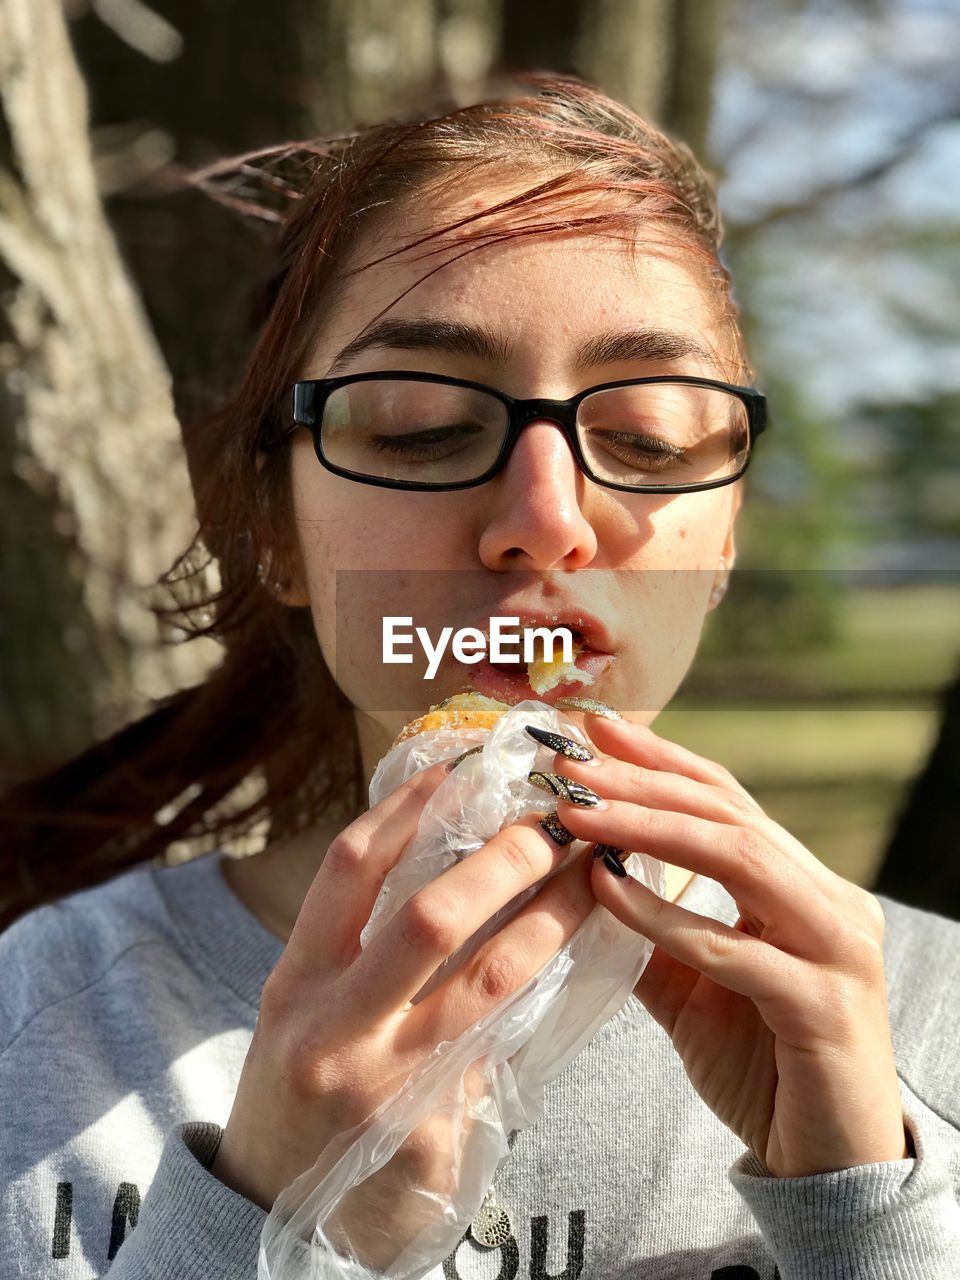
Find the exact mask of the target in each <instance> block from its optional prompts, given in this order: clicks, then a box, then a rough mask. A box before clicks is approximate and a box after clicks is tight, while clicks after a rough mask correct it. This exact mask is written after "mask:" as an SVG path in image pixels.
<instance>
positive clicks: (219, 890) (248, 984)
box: [153, 849, 283, 1008]
mask: <svg viewBox="0 0 960 1280" xmlns="http://www.w3.org/2000/svg"><path fill="white" fill-rule="evenodd" d="M225 856H226V855H225V854H224V853H223V851H222V850H220V849H217V850H214V852H213V853H207V854H202V855H200V857H197V858H191V859H190V861H189V862H183V863H178V864H177V865H176V866H169V867H160V868H156V869H154V872H153V874H154V877H155V883H156V885H157V889H158V891H159V892H160V894H161V896H162V897H163V899H164V901H165V902H166V904H167V908H168V909H169V911H170V914H171V915H172V916H173V917H174V919H175V920H176V922H177V924H178V925H179V927H180V929H181V930H182V931H183V932H184V933H185V934H186V935H187V938H188V941H189V942H190V944H191V945H192V946H193V948H194V949H195V950H197V951H199V952H200V953H201V954H202V956H203V959H204V961H205V962H206V964H207V966H208V968H210V969H211V970H212V971H213V972H214V973H215V974H216V976H217V978H219V980H220V981H221V982H222V983H223V985H224V986H226V987H228V988H229V989H230V990H231V991H232V992H233V993H234V994H235V995H238V996H239V997H240V998H241V999H242V1000H244V1001H246V1002H247V1003H248V1004H251V1005H253V1007H254V1008H259V1007H260V996H261V993H262V991H263V984H264V983H265V982H266V980H267V978H268V976H269V975H270V973H271V972H272V970H273V969H274V968H275V967H276V964H277V961H278V960H279V959H280V956H281V955H282V954H283V943H282V942H281V941H280V939H279V938H276V937H274V935H273V934H272V933H271V932H270V931H269V929H267V928H266V927H265V926H264V925H262V924H261V923H260V921H259V920H258V919H257V917H256V916H255V915H253V913H252V912H250V911H249V910H248V909H247V908H246V907H245V906H244V904H243V903H242V902H241V901H240V899H239V898H238V897H237V895H236V894H235V893H234V892H233V890H232V889H231V888H230V886H229V885H228V884H227V881H226V878H225V877H224V874H223V862H224V858H225Z"/></svg>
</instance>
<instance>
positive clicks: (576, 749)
mask: <svg viewBox="0 0 960 1280" xmlns="http://www.w3.org/2000/svg"><path fill="white" fill-rule="evenodd" d="M523 727H524V729H525V730H526V732H527V733H528V734H529V735H530V737H531V738H532V739H533V740H534V742H539V743H540V744H541V745H542V746H544V747H549V748H550V750H551V751H557V752H559V753H560V755H562V756H566V757H567V759H568V760H592V759H593V752H592V751H588V750H587V748H586V747H584V746H582V745H581V744H580V743H579V742H574V740H573V739H572V738H565V737H564V736H563V734H562V733H551V732H550V730H549V729H538V728H537V727H536V725H532V724H525V725H524V726H523Z"/></svg>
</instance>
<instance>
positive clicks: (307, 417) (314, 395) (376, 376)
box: [274, 369, 767, 493]
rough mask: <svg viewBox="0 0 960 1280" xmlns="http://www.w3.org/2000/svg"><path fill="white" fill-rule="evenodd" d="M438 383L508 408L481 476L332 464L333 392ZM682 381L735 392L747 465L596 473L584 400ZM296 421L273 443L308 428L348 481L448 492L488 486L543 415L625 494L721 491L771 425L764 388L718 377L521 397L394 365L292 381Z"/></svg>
mask: <svg viewBox="0 0 960 1280" xmlns="http://www.w3.org/2000/svg"><path fill="white" fill-rule="evenodd" d="M387 381H395V382H434V383H439V384H441V385H443V386H452V387H467V388H469V389H471V390H473V391H484V392H486V393H487V395H492V396H494V397H495V398H496V399H497V400H499V401H500V402H501V403H502V404H504V405H505V406H506V408H507V414H508V418H507V430H506V433H505V435H504V438H503V444H502V445H501V447H500V452H499V453H498V454H497V456H496V458H495V459H494V461H493V463H492V464H491V465H490V467H488V468H487V470H486V471H485V472H484V473H483V474H482V475H480V476H477V477H475V478H474V479H472V480H457V481H453V482H451V483H450V484H432V483H429V482H423V481H417V480H409V481H408V480H390V479H387V477H385V476H383V477H381V476H368V475H364V474H363V473H361V472H356V471H349V470H347V469H346V468H345V467H340V466H338V465H337V464H336V463H335V462H331V461H330V459H329V458H327V457H325V456H324V453H323V446H322V443H321V440H320V428H321V424H322V422H323V409H324V405H325V404H326V402H327V399H328V398H329V396H330V395H331V393H332V392H334V391H336V390H337V389H338V388H339V387H343V386H347V385H348V384H349V383H353V382H387ZM657 382H659V383H681V384H683V385H686V386H693V387H713V388H715V389H717V390H718V391H726V392H728V393H729V394H730V395H733V396H736V397H737V398H738V399H739V400H740V401H741V402H742V403H743V404H744V406H745V407H746V410H747V424H748V428H749V435H750V439H749V444H748V447H747V458H746V461H745V462H744V464H743V466H742V467H741V468H740V469H739V471H736V472H735V473H734V474H733V475H730V476H724V478H723V479H722V480H704V481H702V482H700V483H698V484H686V485H667V484H658V485H641V484H616V483H615V482H614V481H612V480H603V479H601V478H600V477H598V476H595V475H594V474H593V472H592V471H591V470H590V467H589V466H588V465H587V461H586V459H585V458H584V456H583V452H582V450H581V448H580V441H579V438H578V436H577V411H578V410H579V407H580V405H581V403H582V402H583V401H584V400H586V399H587V397H588V396H591V395H595V394H596V393H597V392H598V391H613V390H616V389H617V388H618V387H634V386H642V385H644V384H647V383H657ZM292 408H293V422H292V424H291V425H290V426H289V427H288V428H287V430H286V431H284V432H283V433H282V434H281V435H280V436H279V437H278V438H277V439H276V440H275V441H274V444H275V445H279V444H281V443H282V442H283V441H285V440H286V439H287V438H288V437H289V436H291V435H292V434H293V433H294V432H295V431H297V430H299V428H300V427H306V428H307V429H308V430H309V431H310V433H311V434H312V436H313V447H314V452H315V453H316V455H317V458H318V460H319V461H320V463H321V464H322V465H323V466H324V467H325V468H326V469H327V470H328V471H332V472H333V474H334V475H338V476H343V477H344V478H345V479H347V480H355V481H356V482H357V483H358V484H372V485H376V486H377V487H378V488H382V489H407V490H421V491H424V492H427V491H434V492H440V491H449V490H452V489H475V488H477V487H478V486H479V485H481V484H486V482H487V481H488V480H492V479H493V477H494V476H495V475H497V474H498V472H500V471H501V470H502V469H503V467H504V466H505V465H506V462H507V459H508V458H509V456H510V454H511V452H512V450H513V446H514V445H515V444H516V442H517V439H518V438H519V436H520V432H521V431H522V430H523V428H524V427H525V426H527V425H528V424H529V423H530V422H533V421H535V420H537V419H543V420H545V421H548V422H553V423H554V424H555V425H556V426H558V427H560V428H561V430H562V431H563V433H564V435H565V436H566V438H567V442H568V444H569V445H570V448H571V450H572V452H573V456H574V457H575V458H576V460H577V465H578V466H579V468H580V470H581V471H582V472H583V474H584V475H585V476H587V478H588V479H590V480H592V481H593V482H594V483H595V484H599V485H603V486H604V488H607V489H618V490H620V491H622V492H624V493H693V492H697V491H700V490H703V489H718V488H720V487H721V486H722V485H727V484H733V482H734V481H735V480H739V479H740V477H741V476H742V475H743V473H744V472H745V471H746V469H747V467H748V466H749V464H750V459H751V457H752V456H753V446H754V443H755V441H756V439H757V436H759V435H760V433H761V432H762V431H763V430H764V429H765V427H766V426H767V400H766V396H764V395H763V393H762V392H760V391H757V390H756V389H755V388H754V387H740V386H737V385H736V384H735V383H732V382H719V381H717V380H716V379H714V378H699V377H694V376H692V375H687V374H661V375H657V376H654V377H650V378H624V379H622V380H621V381H619V382H602V383H600V384H598V385H597V386H595V387H587V388H586V390H584V391H578V392H577V394H576V395H575V396H571V397H570V399H569V400H540V399H533V400H518V399H516V398H515V397H514V396H509V395H507V393H506V392H505V391H499V390H498V389H497V388H496V387H489V386H487V385H486V384H485V383H482V382H471V381H469V380H468V379H466V378H451V377H448V376H447V375H446V374H443V373H416V372H413V371H411V370H407V369H391V370H388V371H384V372H376V373H351V374H345V375H344V376H342V377H339V378H312V379H309V380H307V381H304V382H295V383H294V385H293V406H292Z"/></svg>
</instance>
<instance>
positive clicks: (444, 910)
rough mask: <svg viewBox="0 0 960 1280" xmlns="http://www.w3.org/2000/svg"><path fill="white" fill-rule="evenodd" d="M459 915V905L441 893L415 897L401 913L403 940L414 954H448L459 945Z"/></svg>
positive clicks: (402, 908)
mask: <svg viewBox="0 0 960 1280" xmlns="http://www.w3.org/2000/svg"><path fill="white" fill-rule="evenodd" d="M458 916H459V912H458V911H457V908H456V905H455V904H454V903H452V902H451V901H449V900H448V899H445V898H441V897H440V896H439V894H436V893H432V894H431V893H423V892H421V893H419V894H414V896H413V897H412V898H410V899H409V901H408V902H406V903H405V904H404V906H403V907H401V909H400V912H399V919H398V925H399V929H400V937H401V938H402V940H403V942H404V943H405V944H406V945H407V946H408V947H409V948H410V949H411V950H412V951H415V952H426V953H427V954H428V955H434V954H437V953H442V954H443V955H445V956H446V955H449V954H450V953H451V952H452V951H453V950H454V949H455V948H456V945H457V919H458Z"/></svg>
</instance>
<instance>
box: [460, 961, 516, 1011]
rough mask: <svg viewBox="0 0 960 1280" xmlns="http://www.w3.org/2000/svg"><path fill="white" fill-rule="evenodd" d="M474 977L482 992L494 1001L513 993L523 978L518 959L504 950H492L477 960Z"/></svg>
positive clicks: (485, 996)
mask: <svg viewBox="0 0 960 1280" xmlns="http://www.w3.org/2000/svg"><path fill="white" fill-rule="evenodd" d="M472 977H473V982H474V985H475V986H476V988H477V990H478V991H479V992H480V994H481V995H482V996H483V997H484V998H485V999H488V1000H491V1001H494V1002H497V1001H500V1000H504V999H506V997H507V996H509V995H512V994H513V992H514V991H516V989H517V988H518V987H519V986H520V984H521V982H522V980H523V975H522V974H521V973H520V968H519V965H518V964H517V962H516V960H515V959H514V958H513V956H511V955H508V954H507V953H506V952H504V951H492V952H490V954H489V955H485V956H483V957H482V958H481V959H479V960H478V961H476V963H475V965H474V969H473V975H472Z"/></svg>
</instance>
